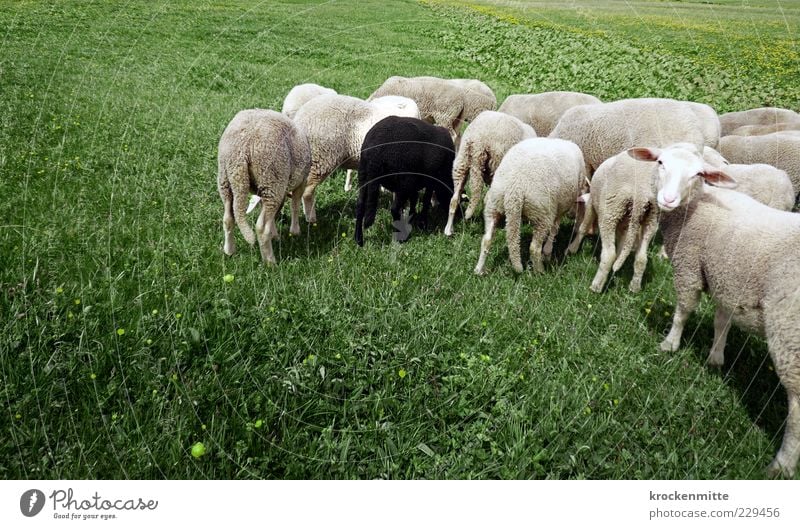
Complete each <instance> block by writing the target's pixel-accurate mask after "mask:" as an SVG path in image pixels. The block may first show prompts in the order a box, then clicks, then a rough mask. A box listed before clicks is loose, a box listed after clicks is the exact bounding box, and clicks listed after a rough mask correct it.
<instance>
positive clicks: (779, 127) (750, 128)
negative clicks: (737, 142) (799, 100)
mask: <svg viewBox="0 0 800 529" xmlns="http://www.w3.org/2000/svg"><path fill="white" fill-rule="evenodd" d="M798 130H800V121H793V122H790V123H773V124H772V125H744V126H741V127H739V128H737V129H734V130H733V131H732V132H731V133H730V135H731V136H763V135H764V134H772V133H773V132H782V133H786V132H798Z"/></svg>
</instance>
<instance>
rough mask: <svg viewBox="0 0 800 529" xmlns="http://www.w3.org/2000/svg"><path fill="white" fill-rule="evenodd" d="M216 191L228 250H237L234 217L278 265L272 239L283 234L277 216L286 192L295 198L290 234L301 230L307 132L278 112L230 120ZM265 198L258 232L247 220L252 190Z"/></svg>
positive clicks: (248, 237)
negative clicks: (279, 228) (301, 200)
mask: <svg viewBox="0 0 800 529" xmlns="http://www.w3.org/2000/svg"><path fill="white" fill-rule="evenodd" d="M217 161H218V173H217V189H218V191H219V196H220V197H221V198H222V205H223V216H222V229H223V234H224V237H225V241H224V244H223V250H224V251H225V253H226V254H227V255H233V254H234V252H236V243H235V241H234V238H233V224H234V220H235V221H236V224H238V225H239V230H240V231H241V232H242V235H243V236H244V238H245V240H246V241H247V242H248V243H249V244H253V243H254V242H255V238H256V233H257V234H258V244H259V247H260V250H261V258H262V259H263V260H264V262H266V263H275V254H274V253H273V252H272V239H273V238H277V237H279V234H278V229H277V227H276V226H275V216H276V215H277V214H278V213H280V210H281V209H282V207H283V202H284V201H285V200H286V196H287V194H289V195H291V197H292V223H291V227H290V229H289V232H290V233H292V234H294V235H299V234H300V221H299V211H300V199H301V197H302V195H303V190H304V189H305V183H306V175H308V169H309V166H310V164H311V149H310V147H309V144H308V140H307V139H306V136H305V134H303V133H302V132H300V131H299V130H298V128H297V127H296V126H295V124H294V123H293V122H292V120H290V119H289V118H288V117H286V116H284V115H282V114H279V113H278V112H275V111H273V110H262V109H251V110H242V111H241V112H239V113H238V114H236V116H234V118H233V119H232V120H231V122H230V123H229V124H228V126H227V127H226V128H225V131H224V132H223V133H222V137H221V138H220V140H219V153H218V158H217ZM250 192H252V193H253V194H255V195H257V196H259V197H260V198H261V213H260V214H259V217H258V221H257V222H256V233H253V229H252V228H251V227H250V224H249V223H248V222H247V215H246V213H245V210H246V208H247V202H248V200H247V197H248V193H250Z"/></svg>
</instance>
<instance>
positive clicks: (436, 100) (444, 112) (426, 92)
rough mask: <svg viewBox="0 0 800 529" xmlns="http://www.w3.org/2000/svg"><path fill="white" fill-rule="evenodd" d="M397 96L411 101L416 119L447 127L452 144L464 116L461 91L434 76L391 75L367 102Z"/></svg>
mask: <svg viewBox="0 0 800 529" xmlns="http://www.w3.org/2000/svg"><path fill="white" fill-rule="evenodd" d="M387 95H398V96H404V97H408V98H410V99H413V100H414V101H415V102H416V103H417V106H418V107H419V115H420V116H419V117H420V118H422V119H425V120H429V121H433V123H436V124H437V125H441V126H442V127H445V128H447V129H448V130H449V131H450V136H451V138H452V139H453V143H455V140H456V138H458V131H459V129H460V128H461V122H462V119H463V118H462V114H463V113H464V89H463V88H462V87H459V86H457V85H455V84H453V83H450V82H449V81H447V80H446V79H440V78H438V77H408V78H406V77H399V76H393V77H390V78H388V79H387V80H386V81H384V82H383V84H382V85H381V86H379V87H378V89H377V90H375V91H374V92H373V93H372V95H371V96H369V99H367V101H372V100H373V99H375V98H376V97H382V96H387Z"/></svg>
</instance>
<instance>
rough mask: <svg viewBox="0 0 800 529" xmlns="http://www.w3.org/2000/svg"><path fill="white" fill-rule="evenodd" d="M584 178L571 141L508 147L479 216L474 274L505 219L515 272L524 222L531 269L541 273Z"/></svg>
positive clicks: (540, 140) (539, 141) (535, 140)
mask: <svg viewBox="0 0 800 529" xmlns="http://www.w3.org/2000/svg"><path fill="white" fill-rule="evenodd" d="M586 177H587V175H586V165H585V162H584V160H583V155H582V154H581V150H580V149H579V148H578V146H577V145H575V144H574V143H572V142H569V141H565V140H560V139H554V138H530V139H527V140H524V141H522V142H520V143H518V144H516V145H515V146H513V147H511V149H509V151H508V152H507V153H506V155H505V156H504V157H503V160H502V161H501V162H500V166H499V167H498V168H497V171H496V172H495V175H494V179H493V180H492V185H491V186H490V187H489V191H488V192H487V193H486V204H485V206H484V213H483V215H484V221H485V227H486V229H485V233H484V235H483V238H482V239H481V253H480V257H479V258H478V264H477V265H476V266H475V273H476V274H483V272H484V267H485V265H486V257H487V256H488V254H489V248H490V246H491V244H492V238H493V237H494V231H495V228H496V226H497V223H498V222H499V221H500V219H501V218H502V217H503V216H505V218H506V241H507V243H508V256H509V259H510V260H511V265H512V267H513V268H514V271H515V272H522V258H521V257H520V226H521V224H522V218H523V217H524V218H526V219H528V221H530V223H531V224H532V225H533V239H532V240H531V245H530V255H531V262H532V264H533V269H534V270H536V271H537V272H542V271H544V266H543V264H542V257H543V256H544V257H545V258H548V259H549V257H550V255H551V253H552V250H553V240H554V239H555V236H556V234H557V233H558V226H559V222H560V220H561V217H562V216H563V215H564V214H565V213H567V212H569V211H570V210H571V209H572V208H573V207H574V204H575V200H576V198H577V197H578V195H579V194H580V192H581V187H582V185H583V182H584V181H585V179H586ZM545 242H546V243H545ZM543 243H544V249H543V248H542V245H543Z"/></svg>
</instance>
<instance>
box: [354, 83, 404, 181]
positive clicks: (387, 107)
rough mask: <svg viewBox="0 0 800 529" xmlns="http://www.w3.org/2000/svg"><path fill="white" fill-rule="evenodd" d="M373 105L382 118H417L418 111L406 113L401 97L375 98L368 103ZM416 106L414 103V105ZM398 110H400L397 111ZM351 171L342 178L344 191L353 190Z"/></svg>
mask: <svg viewBox="0 0 800 529" xmlns="http://www.w3.org/2000/svg"><path fill="white" fill-rule="evenodd" d="M370 103H372V104H373V105H375V106H377V107H379V108H381V109H383V110H382V111H381V112H380V113H381V115H384V116H395V115H396V116H407V117H412V118H415V117H418V115H419V110H417V113H414V111H413V110H412V111H406V110H404V108H405V107H406V106H407V103H408V98H406V97H401V96H383V97H377V98H375V99H373V100H372V101H370ZM415 104H416V103H415ZM398 109H400V110H398ZM353 173H354V171H353V169H348V170H347V173H346V174H345V178H344V190H345V191H350V190H351V189H353V184H352V182H353Z"/></svg>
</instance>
